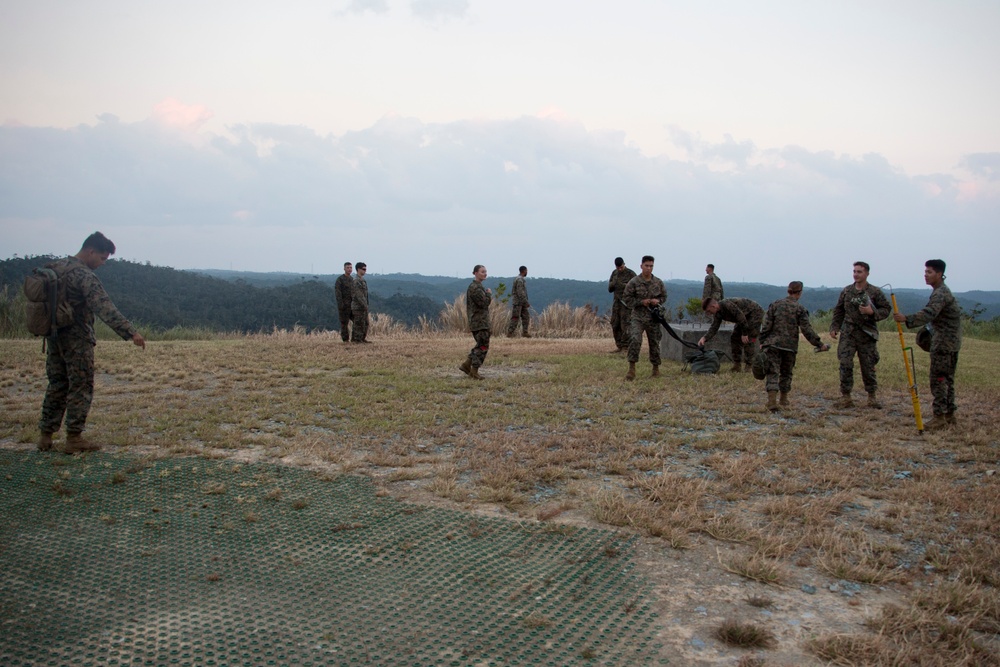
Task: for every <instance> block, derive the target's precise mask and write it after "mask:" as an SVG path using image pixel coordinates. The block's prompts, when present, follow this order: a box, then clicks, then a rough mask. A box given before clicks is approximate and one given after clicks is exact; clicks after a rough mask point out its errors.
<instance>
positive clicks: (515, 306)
mask: <svg viewBox="0 0 1000 667" xmlns="http://www.w3.org/2000/svg"><path fill="white" fill-rule="evenodd" d="M518 271H519V274H518V276H517V278H514V287H513V288H512V289H511V297H510V302H511V309H510V323H509V324H508V325H507V336H508V337H513V336H514V333H515V332H516V331H517V324H518V322H520V323H521V332H522V335H523V336H524V337H525V338H531V335H530V334H529V333H528V321H529V318H530V316H529V315H528V309H529V308H531V304H530V303H528V287H527V285H525V284H524V278H525V276H527V275H528V267H526V266H522V267H520V268H519V269H518Z"/></svg>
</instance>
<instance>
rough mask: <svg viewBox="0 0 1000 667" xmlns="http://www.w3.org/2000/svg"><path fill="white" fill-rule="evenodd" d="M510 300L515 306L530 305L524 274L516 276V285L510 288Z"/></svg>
mask: <svg viewBox="0 0 1000 667" xmlns="http://www.w3.org/2000/svg"><path fill="white" fill-rule="evenodd" d="M510 300H511V301H512V302H513V303H512V305H513V306H530V305H531V304H530V303H528V286H527V285H525V284H524V276H518V277H517V278H514V287H512V288H511V290H510Z"/></svg>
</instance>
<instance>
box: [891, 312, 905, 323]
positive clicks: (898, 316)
mask: <svg viewBox="0 0 1000 667" xmlns="http://www.w3.org/2000/svg"><path fill="white" fill-rule="evenodd" d="M892 319H894V320H896V321H897V322H905V321H906V315H904V314H903V313H893V314H892Z"/></svg>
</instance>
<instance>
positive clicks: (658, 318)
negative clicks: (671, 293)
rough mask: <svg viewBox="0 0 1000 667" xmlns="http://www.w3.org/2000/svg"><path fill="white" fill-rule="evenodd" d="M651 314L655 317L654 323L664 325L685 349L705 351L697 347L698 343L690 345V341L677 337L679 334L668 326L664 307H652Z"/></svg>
mask: <svg viewBox="0 0 1000 667" xmlns="http://www.w3.org/2000/svg"><path fill="white" fill-rule="evenodd" d="M649 312H650V314H651V315H652V316H653V321H654V322H659V323H660V324H662V325H663V327H664V328H665V329H666V330H667V333H668V334H670V335H671V336H673V337H674V340H676V341H677V342H678V343H680V344H681V345H683V346H684V347H690V348H691V349H692V350H702V349H704V348H702V347H701V346H700V345H697V344H696V343H689V342H688V341H686V340H684V339H683V338H681V337H680V336H678V335H677V332H676V331H674V329H673V327H671V326H670V325H669V324H667V318H666V317H664V316H663V307H662V306H655V307H650V309H649Z"/></svg>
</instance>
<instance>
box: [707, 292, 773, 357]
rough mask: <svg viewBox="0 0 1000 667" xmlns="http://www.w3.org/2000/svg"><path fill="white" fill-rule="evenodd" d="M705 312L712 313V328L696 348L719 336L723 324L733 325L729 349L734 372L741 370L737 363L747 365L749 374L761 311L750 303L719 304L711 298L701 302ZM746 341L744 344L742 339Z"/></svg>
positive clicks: (728, 301) (741, 300) (740, 300)
mask: <svg viewBox="0 0 1000 667" xmlns="http://www.w3.org/2000/svg"><path fill="white" fill-rule="evenodd" d="M702 308H703V309H704V310H705V312H708V313H712V314H713V318H712V326H710V327H709V328H708V333H706V334H705V335H704V336H702V338H701V340H699V341H698V345H701V346H704V345H705V343H708V342H709V341H710V340H712V339H713V338H715V335H716V334H717V333H719V327H720V326H722V323H723V322H733V323H734V325H735V326H733V333H732V334H731V335H730V337H729V349H730V351H731V352H732V355H733V372H738V371H739V370H740V362H741V361H744V360H745V362H746V370H748V371H749V370H750V364H751V363H752V362H753V355H754V354H755V353H756V352H757V337H758V336H760V325H761V322H762V321H763V320H764V309H763V308H761V307H760V304H759V303H757V302H756V301H753V300H752V299H744V298H742V297H734V298H732V299H723V300H722V301H718V300H716V299H714V298H710V299H706V300H705V301H703V302H702ZM744 338H745V339H746V342H744V340H743V339H744Z"/></svg>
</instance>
